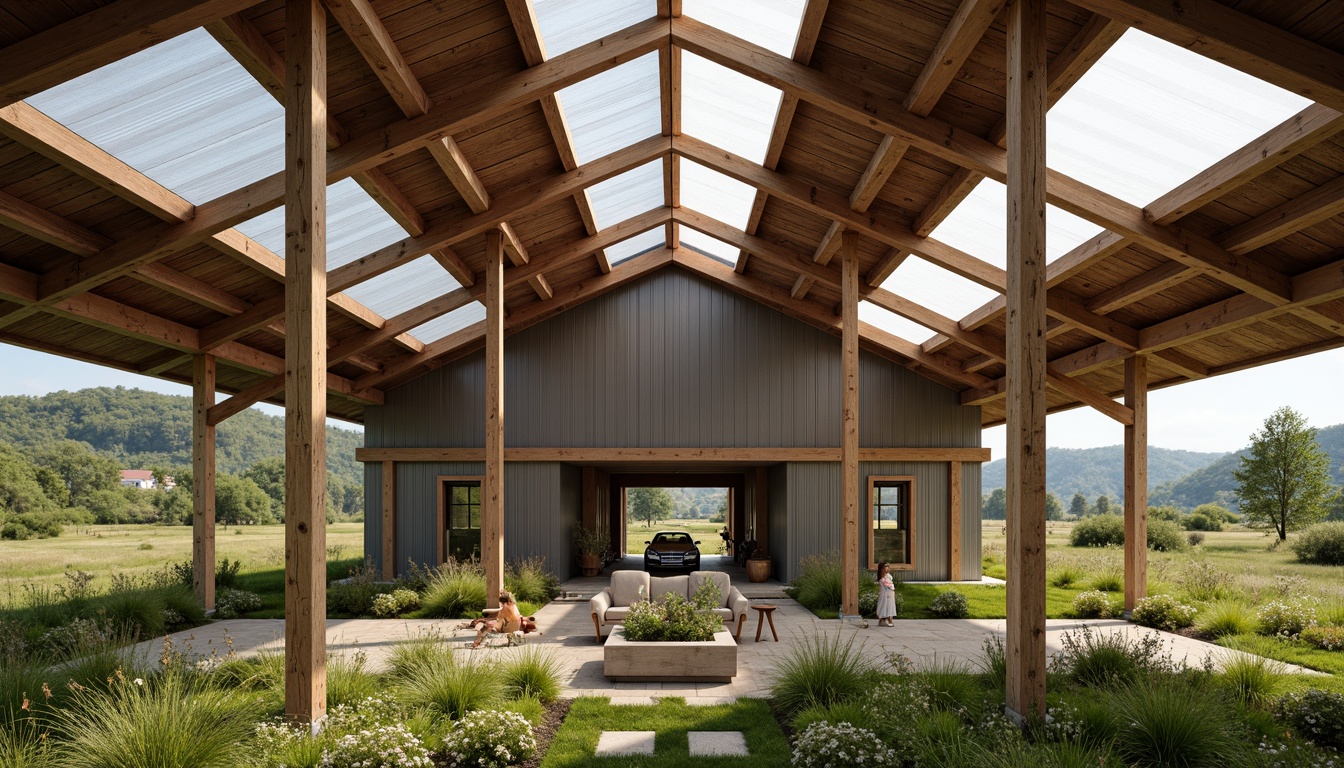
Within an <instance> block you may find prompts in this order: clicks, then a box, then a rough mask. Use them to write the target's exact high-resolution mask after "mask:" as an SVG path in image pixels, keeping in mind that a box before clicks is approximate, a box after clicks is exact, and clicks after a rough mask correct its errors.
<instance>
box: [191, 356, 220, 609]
mask: <svg viewBox="0 0 1344 768" xmlns="http://www.w3.org/2000/svg"><path fill="white" fill-rule="evenodd" d="M191 401H192V406H193V408H192V432H191V511H192V514H191V572H192V581H193V586H194V588H195V590H196V599H197V600H200V601H201V604H202V605H204V606H205V609H206V610H207V611H210V610H214V608H215V426H214V425H213V424H211V423H210V418H209V413H210V407H211V406H213V405H214V404H215V358H214V356H213V355H192V357H191Z"/></svg>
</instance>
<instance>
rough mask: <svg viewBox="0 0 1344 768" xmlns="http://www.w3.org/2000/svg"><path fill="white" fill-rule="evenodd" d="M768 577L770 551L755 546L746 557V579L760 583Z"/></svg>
mask: <svg viewBox="0 0 1344 768" xmlns="http://www.w3.org/2000/svg"><path fill="white" fill-rule="evenodd" d="M769 578H770V553H768V552H766V551H765V550H763V549H761V548H760V547H757V548H755V549H753V550H752V551H751V557H748V558H747V581H750V582H751V583H752V584H761V583H764V582H765V581H766V580H768V579H769Z"/></svg>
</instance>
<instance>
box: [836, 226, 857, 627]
mask: <svg viewBox="0 0 1344 768" xmlns="http://www.w3.org/2000/svg"><path fill="white" fill-rule="evenodd" d="M840 259H841V261H840V266H841V274H842V275H843V284H842V285H841V288H840V293H841V303H842V305H843V306H842V309H841V314H840V317H841V319H840V330H841V334H842V336H841V357H840V369H841V389H840V392H841V401H842V402H841V427H840V489H841V499H842V506H841V518H840V519H841V523H840V572H841V574H842V576H843V579H844V580H843V581H842V582H841V591H840V593H841V599H840V603H841V606H842V607H843V609H844V611H845V612H846V613H848V614H850V615H851V616H858V615H859V235H858V233H857V232H845V234H844V237H843V240H842V242H841V245H840Z"/></svg>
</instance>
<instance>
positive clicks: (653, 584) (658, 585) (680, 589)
mask: <svg viewBox="0 0 1344 768" xmlns="http://www.w3.org/2000/svg"><path fill="white" fill-rule="evenodd" d="M668 592H676V593H677V594H678V595H681V596H682V597H685V596H686V577H685V576H653V577H650V578H649V599H650V600H657V599H658V598H660V597H662V596H663V595H665V594H667V593H668Z"/></svg>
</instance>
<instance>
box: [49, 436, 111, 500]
mask: <svg viewBox="0 0 1344 768" xmlns="http://www.w3.org/2000/svg"><path fill="white" fill-rule="evenodd" d="M33 459H34V463H35V464H37V465H38V466H40V467H46V468H47V469H49V470H51V471H52V472H55V473H56V474H57V475H58V476H59V477H60V478H61V480H62V482H64V484H65V487H66V490H67V491H68V492H69V498H68V499H67V500H65V502H64V505H68V506H72V507H75V506H82V507H89V508H90V509H93V505H91V504H90V503H89V502H90V501H91V497H92V495H93V494H95V493H97V492H98V491H115V490H117V489H118V488H120V487H121V464H120V463H118V462H117V461H116V460H115V459H111V458H108V457H107V456H100V455H99V454H97V453H95V452H94V451H93V449H92V448H90V447H89V446H88V445H86V444H85V443H80V442H76V441H74V440H59V441H57V442H55V443H50V444H48V445H46V446H43V447H42V448H39V449H38V450H37V451H36V452H35V454H34V455H33Z"/></svg>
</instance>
